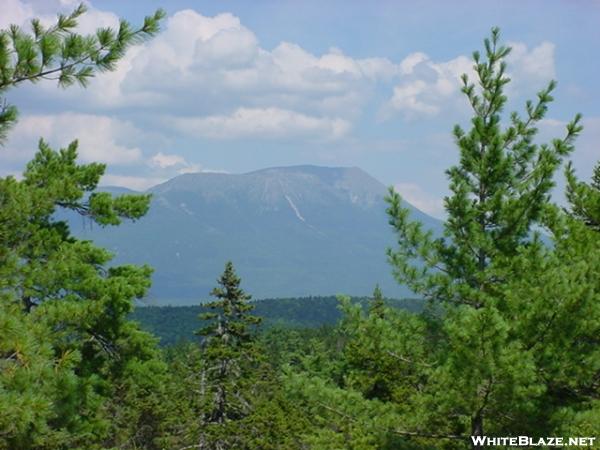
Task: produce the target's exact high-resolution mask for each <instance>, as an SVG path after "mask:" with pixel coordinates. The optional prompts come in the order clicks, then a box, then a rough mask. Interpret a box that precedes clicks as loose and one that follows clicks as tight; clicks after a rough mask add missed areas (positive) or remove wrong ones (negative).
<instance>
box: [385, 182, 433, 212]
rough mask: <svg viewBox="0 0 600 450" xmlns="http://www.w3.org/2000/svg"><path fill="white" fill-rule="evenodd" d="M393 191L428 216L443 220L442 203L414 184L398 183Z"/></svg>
mask: <svg viewBox="0 0 600 450" xmlns="http://www.w3.org/2000/svg"><path fill="white" fill-rule="evenodd" d="M394 189H395V190H396V192H398V193H399V194H400V195H401V196H402V198H403V199H404V200H406V201H407V202H408V203H410V204H411V205H413V206H415V207H416V208H417V209H420V210H421V211H423V212H424V213H427V214H429V215H430V216H433V217H437V218H443V216H444V201H443V199H441V198H438V197H435V196H433V195H431V194H429V193H428V192H426V191H425V190H423V189H422V188H421V187H420V186H419V185H417V184H414V183H398V184H395V185H394Z"/></svg>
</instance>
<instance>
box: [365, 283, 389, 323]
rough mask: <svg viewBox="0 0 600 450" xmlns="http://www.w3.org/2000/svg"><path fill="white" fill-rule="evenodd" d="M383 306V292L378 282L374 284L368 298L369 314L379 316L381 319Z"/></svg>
mask: <svg viewBox="0 0 600 450" xmlns="http://www.w3.org/2000/svg"><path fill="white" fill-rule="evenodd" d="M384 308H385V301H384V299H383V293H382V292H381V289H380V288H379V284H377V285H376V286H375V289H374V290H373V296H372V297H371V299H370V300H369V314H370V315H374V316H377V317H379V318H380V319H383V316H384V313H383V310H384Z"/></svg>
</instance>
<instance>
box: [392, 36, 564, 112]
mask: <svg viewBox="0 0 600 450" xmlns="http://www.w3.org/2000/svg"><path fill="white" fill-rule="evenodd" d="M508 45H509V46H511V47H512V52H511V54H510V55H509V57H508V59H507V63H508V65H509V73H508V75H509V76H510V77H511V79H512V80H513V82H512V83H511V84H510V85H509V89H511V90H512V93H513V94H520V93H521V92H522V91H525V92H526V93H527V94H529V93H530V92H531V90H532V89H533V90H534V91H535V90H538V89H540V88H541V87H542V86H543V85H544V84H545V83H547V82H548V81H550V80H551V79H553V78H554V77H555V62H554V44H552V43H550V42H542V43H541V44H539V45H538V46H535V47H533V48H531V49H530V48H529V47H528V46H527V45H525V44H523V43H519V42H512V43H509V44H508ZM399 66H400V72H401V76H400V82H399V83H398V84H396V86H394V88H393V93H392V96H391V98H390V99H389V101H388V102H387V104H386V105H385V107H384V109H383V111H382V113H383V116H384V117H389V116H390V115H391V114H393V113H395V112H397V113H401V114H403V115H404V117H405V118H409V119H410V118H416V117H433V116H436V115H438V114H440V113H441V112H442V111H444V110H448V109H451V108H457V107H460V105H463V104H464V100H463V99H462V98H461V97H460V96H459V93H460V87H461V86H462V82H461V81H460V77H461V75H462V74H463V73H466V74H467V75H468V76H469V78H470V80H472V81H475V80H476V78H475V73H474V71H473V62H472V61H471V59H470V58H467V57H466V56H458V57H456V58H454V59H451V60H449V61H445V62H436V61H433V60H432V59H431V58H430V57H429V56H427V55H426V54H424V53H421V52H417V53H412V54H410V55H408V56H407V57H406V58H404V59H403V60H402V61H401V62H400V64H399Z"/></svg>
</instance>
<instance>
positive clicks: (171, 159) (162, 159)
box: [148, 152, 202, 174]
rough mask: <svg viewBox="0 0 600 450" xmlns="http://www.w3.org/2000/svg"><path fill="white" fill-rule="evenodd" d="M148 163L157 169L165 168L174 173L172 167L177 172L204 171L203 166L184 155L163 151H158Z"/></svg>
mask: <svg viewBox="0 0 600 450" xmlns="http://www.w3.org/2000/svg"><path fill="white" fill-rule="evenodd" d="M148 164H149V165H150V167H153V168H155V169H159V170H161V169H165V170H166V171H167V172H169V173H172V169H176V173H177V174H183V173H195V172H201V171H202V167H201V166H200V165H199V164H193V163H190V162H188V161H186V159H185V158H184V157H183V156H180V155H174V154H173V155H170V154H164V153H162V152H158V153H156V154H155V155H154V156H152V157H151V158H150V159H149V161H148Z"/></svg>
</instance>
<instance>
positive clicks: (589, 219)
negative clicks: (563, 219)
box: [566, 162, 600, 231]
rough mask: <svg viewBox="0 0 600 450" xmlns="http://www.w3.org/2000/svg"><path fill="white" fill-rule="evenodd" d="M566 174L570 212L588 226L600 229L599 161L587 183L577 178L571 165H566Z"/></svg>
mask: <svg viewBox="0 0 600 450" xmlns="http://www.w3.org/2000/svg"><path fill="white" fill-rule="evenodd" d="M566 176H567V200H568V201H569V204H570V205H571V214H572V215H573V216H574V217H576V218H578V219H580V220H582V221H584V222H585V224H586V225H587V226H589V227H590V228H592V229H594V230H596V231H600V162H598V163H597V164H596V166H595V167H594V172H593V174H592V181H591V183H589V184H586V183H582V182H580V181H579V180H577V178H576V176H575V170H574V169H573V166H572V165H569V166H568V167H567V170H566Z"/></svg>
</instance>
